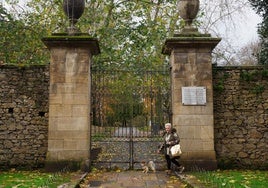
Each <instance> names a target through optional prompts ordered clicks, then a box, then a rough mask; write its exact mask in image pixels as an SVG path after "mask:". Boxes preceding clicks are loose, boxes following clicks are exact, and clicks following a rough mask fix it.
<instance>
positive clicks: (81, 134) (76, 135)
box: [48, 130, 90, 140]
mask: <svg viewBox="0 0 268 188" xmlns="http://www.w3.org/2000/svg"><path fill="white" fill-rule="evenodd" d="M48 134H49V138H50V139H52V140H54V139H58V138H61V139H64V140H65V139H70V138H72V139H82V140H83V139H89V136H90V132H89V130H88V131H80V130H75V131H49V133H48Z"/></svg>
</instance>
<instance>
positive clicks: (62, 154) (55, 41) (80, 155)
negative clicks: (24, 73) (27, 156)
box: [43, 35, 100, 170]
mask: <svg viewBox="0 0 268 188" xmlns="http://www.w3.org/2000/svg"><path fill="white" fill-rule="evenodd" d="M43 42H44V43H45V45H46V46H47V47H48V48H49V50H50V53H51V58H50V88H49V128H48V152H47V161H46V169H47V170H62V169H64V168H65V169H66V168H69V170H75V169H78V168H79V169H83V170H87V168H88V167H89V163H90V161H89V159H90V92H91V90H90V84H91V82H90V64H91V62H92V55H96V54H98V53H100V50H99V45H98V41H97V40H96V39H94V38H91V37H89V36H66V35H65V36H64V35H63V36H60V35H56V36H51V37H46V38H43Z"/></svg>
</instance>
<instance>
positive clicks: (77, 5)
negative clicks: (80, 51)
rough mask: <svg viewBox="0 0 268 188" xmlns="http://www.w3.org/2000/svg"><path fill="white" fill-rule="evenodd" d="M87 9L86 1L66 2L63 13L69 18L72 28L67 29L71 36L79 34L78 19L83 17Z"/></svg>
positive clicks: (69, 0) (64, 2) (71, 0)
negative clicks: (76, 25)
mask: <svg viewBox="0 0 268 188" xmlns="http://www.w3.org/2000/svg"><path fill="white" fill-rule="evenodd" d="M84 9H85V0H64V1H63V11H64V13H65V15H66V16H67V17H68V19H69V22H70V27H68V28H67V32H68V34H69V35H74V34H75V33H77V32H79V29H77V28H76V27H75V24H76V23H77V21H78V19H79V18H80V17H81V16H82V14H83V12H84Z"/></svg>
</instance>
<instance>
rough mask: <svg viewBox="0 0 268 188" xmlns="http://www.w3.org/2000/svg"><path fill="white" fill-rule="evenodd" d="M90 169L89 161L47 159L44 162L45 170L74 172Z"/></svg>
mask: <svg viewBox="0 0 268 188" xmlns="http://www.w3.org/2000/svg"><path fill="white" fill-rule="evenodd" d="M78 170H81V171H84V172H89V171H90V161H89V160H85V161H74V160H65V161H63V160H61V161H49V160H47V161H46V163H45V171H46V172H75V171H78Z"/></svg>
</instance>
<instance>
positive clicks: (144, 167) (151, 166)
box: [141, 161, 156, 174]
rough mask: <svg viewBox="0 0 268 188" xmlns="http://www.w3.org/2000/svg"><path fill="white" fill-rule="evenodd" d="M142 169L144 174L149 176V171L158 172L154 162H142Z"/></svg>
mask: <svg viewBox="0 0 268 188" xmlns="http://www.w3.org/2000/svg"><path fill="white" fill-rule="evenodd" d="M141 168H142V172H143V173H145V174H147V173H148V172H149V170H152V171H153V172H156V169H155V163H154V162H153V161H149V162H148V163H146V162H145V161H143V162H141Z"/></svg>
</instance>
